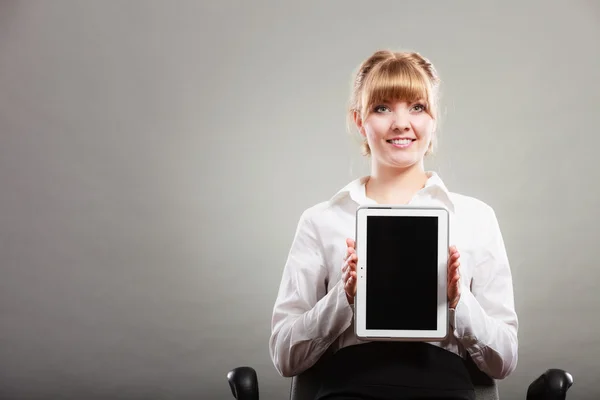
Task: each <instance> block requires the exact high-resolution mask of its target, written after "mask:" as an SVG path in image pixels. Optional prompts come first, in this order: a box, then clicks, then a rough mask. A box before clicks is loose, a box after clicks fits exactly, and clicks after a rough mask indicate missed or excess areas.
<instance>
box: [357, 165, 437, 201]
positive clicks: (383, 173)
mask: <svg viewBox="0 0 600 400" xmlns="http://www.w3.org/2000/svg"><path fill="white" fill-rule="evenodd" d="M427 179H428V176H427V173H426V172H425V168H424V166H423V163H419V164H415V165H413V166H410V167H408V168H406V169H398V168H393V167H387V166H382V165H376V164H375V163H373V164H372V166H371V175H370V176H369V180H368V181H367V184H366V192H367V197H369V198H371V199H373V200H375V201H376V202H377V203H379V204H406V203H408V202H409V201H410V200H411V199H412V198H413V197H414V195H415V194H416V193H417V192H418V191H419V190H421V189H422V188H423V186H425V183H426V182H427Z"/></svg>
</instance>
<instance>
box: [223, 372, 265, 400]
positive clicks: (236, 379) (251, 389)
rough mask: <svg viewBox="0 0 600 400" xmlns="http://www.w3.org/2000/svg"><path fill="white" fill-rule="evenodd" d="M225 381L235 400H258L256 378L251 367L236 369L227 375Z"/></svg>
mask: <svg viewBox="0 0 600 400" xmlns="http://www.w3.org/2000/svg"><path fill="white" fill-rule="evenodd" d="M227 381H229V387H230V388H231V393H232V394H233V397H235V398H236V399H237V400H258V378H257V376H256V371H255V370H254V369H253V368H251V367H237V368H235V369H232V370H231V371H229V372H228V373H227Z"/></svg>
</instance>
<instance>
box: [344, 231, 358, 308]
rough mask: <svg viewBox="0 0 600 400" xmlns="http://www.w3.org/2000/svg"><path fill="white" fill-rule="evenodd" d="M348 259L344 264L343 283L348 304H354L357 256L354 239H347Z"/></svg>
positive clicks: (345, 259) (346, 258)
mask: <svg viewBox="0 0 600 400" xmlns="http://www.w3.org/2000/svg"><path fill="white" fill-rule="evenodd" d="M346 246H347V247H348V248H347V249H346V257H344V263H343V264H342V282H344V290H345V291H346V298H347V299H348V303H350V304H354V296H355V295H356V261H357V259H358V257H357V255H356V248H355V242H354V240H352V239H346Z"/></svg>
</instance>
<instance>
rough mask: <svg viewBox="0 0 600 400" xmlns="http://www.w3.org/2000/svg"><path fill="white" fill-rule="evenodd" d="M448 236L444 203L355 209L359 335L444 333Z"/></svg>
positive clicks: (428, 336) (433, 337)
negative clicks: (437, 206)
mask: <svg viewBox="0 0 600 400" xmlns="http://www.w3.org/2000/svg"><path fill="white" fill-rule="evenodd" d="M448 236H449V214H448V211H447V210H446V209H444V208H433V207H408V206H397V205H377V206H361V207H359V208H358V209H357V211H356V252H357V256H358V262H357V287H356V298H355V302H354V304H355V331H356V335H357V336H358V337H359V338H360V339H363V340H399V341H425V342H428V341H441V340H443V339H445V338H446V336H447V334H448V298H447V290H448V287H447V285H448V283H447V274H448V270H447V268H448V250H449V249H448V247H449V243H448V242H449V240H448Z"/></svg>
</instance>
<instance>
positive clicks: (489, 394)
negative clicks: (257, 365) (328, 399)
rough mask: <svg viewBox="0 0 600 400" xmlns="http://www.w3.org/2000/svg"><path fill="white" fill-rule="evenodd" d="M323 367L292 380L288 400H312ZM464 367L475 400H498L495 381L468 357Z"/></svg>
mask: <svg viewBox="0 0 600 400" xmlns="http://www.w3.org/2000/svg"><path fill="white" fill-rule="evenodd" d="M322 365H323V359H321V360H320V361H319V362H318V363H317V364H315V366H313V367H312V368H310V369H308V370H306V371H305V372H303V373H302V374H300V375H298V376H295V377H293V378H292V385H291V388H290V400H313V399H314V398H315V396H316V394H317V390H318V389H319V385H320V382H321V380H320V370H321V368H322ZM465 365H466V367H467V370H468V371H469V374H470V375H471V380H472V381H473V384H474V385H475V397H476V399H477V400H498V399H499V395H498V386H497V385H496V381H495V380H494V379H492V378H490V377H489V376H487V375H486V374H485V373H483V372H482V371H481V370H480V369H479V368H477V366H476V365H475V363H474V362H473V360H471V358H470V357H467V360H466V361H465Z"/></svg>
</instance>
